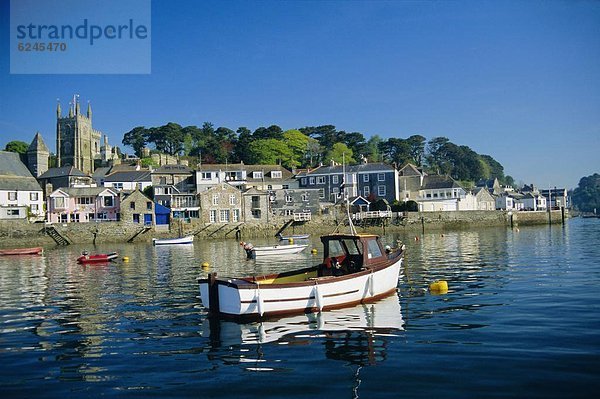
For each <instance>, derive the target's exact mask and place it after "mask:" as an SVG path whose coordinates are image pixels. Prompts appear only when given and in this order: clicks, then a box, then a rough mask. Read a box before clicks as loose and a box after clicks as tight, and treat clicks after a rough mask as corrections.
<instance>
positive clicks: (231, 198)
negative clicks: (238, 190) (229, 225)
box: [229, 194, 237, 205]
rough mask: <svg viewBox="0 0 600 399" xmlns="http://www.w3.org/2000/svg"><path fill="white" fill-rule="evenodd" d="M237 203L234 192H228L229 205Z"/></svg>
mask: <svg viewBox="0 0 600 399" xmlns="http://www.w3.org/2000/svg"><path fill="white" fill-rule="evenodd" d="M236 203H237V198H236V196H235V194H229V205H235V204H236Z"/></svg>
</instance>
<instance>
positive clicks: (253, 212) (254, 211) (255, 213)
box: [252, 209, 260, 219]
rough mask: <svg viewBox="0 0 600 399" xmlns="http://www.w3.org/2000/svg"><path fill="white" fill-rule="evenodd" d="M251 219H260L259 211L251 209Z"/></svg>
mask: <svg viewBox="0 0 600 399" xmlns="http://www.w3.org/2000/svg"><path fill="white" fill-rule="evenodd" d="M252 217H253V218H254V219H260V209H253V210H252Z"/></svg>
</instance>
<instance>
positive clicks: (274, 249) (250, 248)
mask: <svg viewBox="0 0 600 399" xmlns="http://www.w3.org/2000/svg"><path fill="white" fill-rule="evenodd" d="M240 245H241V246H243V247H244V250H245V251H246V255H247V256H248V259H255V258H256V257H257V256H260V257H263V256H274V255H292V254H297V253H300V252H302V251H304V250H305V249H306V247H308V244H287V245H271V246H266V247H255V246H254V245H252V244H249V243H245V242H241V243H240Z"/></svg>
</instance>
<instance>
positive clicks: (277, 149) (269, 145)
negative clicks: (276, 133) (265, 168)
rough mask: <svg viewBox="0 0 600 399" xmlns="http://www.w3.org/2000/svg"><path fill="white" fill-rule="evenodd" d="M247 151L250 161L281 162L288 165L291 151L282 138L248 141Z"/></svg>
mask: <svg viewBox="0 0 600 399" xmlns="http://www.w3.org/2000/svg"><path fill="white" fill-rule="evenodd" d="M248 152H249V155H250V160H251V163H253V164H263V165H277V164H279V163H280V164H282V165H283V166H285V167H289V164H290V161H291V160H292V158H293V152H292V150H291V149H290V147H288V146H287V145H286V144H285V143H284V142H283V141H282V140H276V139H262V140H255V141H253V142H251V143H250V145H249V148H248Z"/></svg>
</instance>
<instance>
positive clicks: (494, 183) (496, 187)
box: [475, 177, 503, 195]
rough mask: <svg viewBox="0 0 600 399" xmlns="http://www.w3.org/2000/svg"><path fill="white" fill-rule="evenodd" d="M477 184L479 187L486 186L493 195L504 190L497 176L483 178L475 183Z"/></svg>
mask: <svg viewBox="0 0 600 399" xmlns="http://www.w3.org/2000/svg"><path fill="white" fill-rule="evenodd" d="M475 186H476V187H478V188H485V189H486V190H487V191H489V192H490V193H491V194H493V195H500V194H501V193H502V191H503V189H502V186H501V185H500V182H499V181H498V179H497V178H495V177H494V178H493V179H481V180H479V181H478V182H477V183H475Z"/></svg>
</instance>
